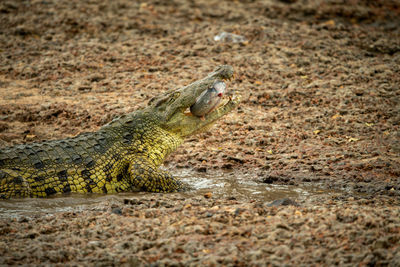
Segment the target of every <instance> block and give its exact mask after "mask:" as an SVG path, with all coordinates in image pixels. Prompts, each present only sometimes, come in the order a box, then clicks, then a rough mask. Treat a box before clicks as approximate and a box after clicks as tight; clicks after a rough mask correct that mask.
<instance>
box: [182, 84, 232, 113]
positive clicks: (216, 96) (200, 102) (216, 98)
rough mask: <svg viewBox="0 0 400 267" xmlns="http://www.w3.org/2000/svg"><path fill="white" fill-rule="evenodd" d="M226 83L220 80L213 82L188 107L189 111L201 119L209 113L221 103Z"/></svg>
mask: <svg viewBox="0 0 400 267" xmlns="http://www.w3.org/2000/svg"><path fill="white" fill-rule="evenodd" d="M225 89H226V84H225V83H224V82H222V81H218V82H215V83H214V84H213V85H212V86H211V87H210V88H208V89H207V90H205V91H204V92H203V93H201V94H200V95H199V97H198V98H197V99H196V102H195V103H194V104H193V105H192V106H191V107H190V112H191V113H192V114H193V115H194V116H197V117H200V118H201V119H204V116H205V115H207V114H209V113H211V112H212V111H213V110H214V109H215V108H217V107H218V105H219V104H220V103H221V100H222V97H223V95H224V93H225Z"/></svg>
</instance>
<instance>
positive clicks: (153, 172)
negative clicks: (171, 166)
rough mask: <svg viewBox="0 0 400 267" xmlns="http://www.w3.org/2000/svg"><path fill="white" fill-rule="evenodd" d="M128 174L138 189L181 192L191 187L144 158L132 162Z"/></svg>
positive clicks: (134, 186) (133, 185)
mask: <svg viewBox="0 0 400 267" xmlns="http://www.w3.org/2000/svg"><path fill="white" fill-rule="evenodd" d="M128 174H129V176H130V181H131V184H132V187H133V188H135V190H137V191H147V192H180V191H185V190H188V189H190V188H189V186H188V185H186V184H185V183H183V182H181V181H178V180H176V179H175V178H174V177H172V175H171V174H170V173H169V172H167V171H163V170H160V169H159V168H157V167H154V166H153V165H152V164H149V163H148V162H146V161H144V160H143V161H142V160H135V161H134V162H132V163H131V164H130V166H129V169H128Z"/></svg>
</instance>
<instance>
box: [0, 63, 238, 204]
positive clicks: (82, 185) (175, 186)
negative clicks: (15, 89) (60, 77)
mask: <svg viewBox="0 0 400 267" xmlns="http://www.w3.org/2000/svg"><path fill="white" fill-rule="evenodd" d="M232 76H233V69H232V67H231V66H227V65H224V66H219V67H218V68H217V69H216V70H215V71H213V72H211V73H210V74H208V76H207V77H205V78H203V79H201V80H198V81H196V82H193V83H192V84H190V85H188V86H185V87H183V88H180V89H176V90H171V91H168V92H166V93H164V94H162V95H160V96H157V97H154V98H153V99H151V100H150V101H149V103H148V105H147V107H145V108H144V109H142V110H137V111H135V112H132V113H129V114H126V115H123V116H122V117H120V118H118V119H115V120H113V121H111V122H110V123H109V124H106V125H104V126H103V127H101V128H100V129H99V130H98V131H97V132H90V133H82V134H80V135H78V136H76V137H73V138H68V139H63V140H53V141H46V142H42V143H31V144H24V145H16V146H13V147H8V148H3V149H1V150H0V197H1V198H10V197H47V196H51V195H54V194H63V193H70V192H78V193H115V192H124V191H125V192H126V191H148V192H175V191H181V190H185V188H187V186H186V184H184V183H182V182H181V181H179V180H176V179H175V178H173V177H172V175H171V174H169V173H168V172H166V171H164V170H160V169H159V167H160V165H161V164H162V162H163V160H164V158H165V157H166V156H167V155H168V154H170V153H171V152H172V151H174V150H176V148H177V147H178V146H179V145H180V144H181V143H182V142H183V139H184V138H185V137H186V136H188V135H191V134H195V133H198V132H201V131H204V130H206V129H207V128H209V126H210V125H211V124H212V123H214V122H215V121H216V120H218V119H219V118H221V117H222V116H223V115H225V114H227V113H228V112H230V111H231V110H232V109H234V108H235V107H236V106H237V105H238V103H239V98H238V97H236V96H234V97H232V98H230V99H229V100H227V101H226V102H225V103H224V104H223V105H221V106H220V107H219V108H217V109H215V110H213V111H212V112H210V113H209V114H207V115H206V117H205V119H203V120H202V119H200V118H199V117H196V116H188V114H186V113H187V110H188V108H190V106H192V105H193V104H194V103H195V102H196V99H197V98H198V96H199V95H200V94H201V93H202V92H203V91H205V90H207V89H208V88H209V87H210V86H212V85H213V84H214V83H215V82H217V81H222V80H226V79H231V77H232Z"/></svg>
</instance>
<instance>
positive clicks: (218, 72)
mask: <svg viewBox="0 0 400 267" xmlns="http://www.w3.org/2000/svg"><path fill="white" fill-rule="evenodd" d="M232 77H233V68H232V67H231V66H229V65H222V66H219V67H217V68H216V69H215V70H214V71H213V72H211V73H209V74H208V75H207V77H205V78H204V79H201V80H198V81H196V82H193V83H192V84H189V85H187V86H185V87H183V88H180V89H176V90H172V91H168V92H166V93H165V94H163V95H161V96H157V97H154V98H153V99H151V100H150V102H149V107H148V111H150V112H152V113H155V114H158V115H160V117H159V120H160V126H161V127H163V128H164V129H166V130H167V131H169V132H173V133H175V134H177V135H179V136H181V137H185V136H188V135H191V134H194V133H197V132H201V131H203V130H205V129H207V128H208V127H209V126H211V125H212V124H213V123H214V122H215V121H216V120H218V119H219V118H221V117H222V116H224V115H225V114H227V113H228V112H230V111H231V110H233V109H234V108H235V107H236V106H237V105H238V104H239V102H240V99H239V97H238V96H233V97H231V98H229V99H225V100H223V101H222V103H223V104H222V105H220V106H219V107H218V108H216V109H214V110H213V111H212V112H210V113H209V114H207V115H206V116H205V118H202V119H201V118H199V117H196V116H193V115H192V116H190V115H188V114H187V112H186V111H187V110H188V109H189V108H190V106H192V105H193V104H194V103H195V102H196V99H197V98H198V96H199V95H200V94H201V93H202V92H203V91H205V90H207V89H208V88H209V87H210V86H212V85H213V84H214V83H215V82H217V81H223V80H230V79H231V78H232Z"/></svg>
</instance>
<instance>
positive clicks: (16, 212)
mask: <svg viewBox="0 0 400 267" xmlns="http://www.w3.org/2000/svg"><path fill="white" fill-rule="evenodd" d="M175 175H176V177H178V178H179V179H181V180H182V181H184V182H186V183H188V184H190V185H191V186H192V188H193V190H192V191H190V192H185V193H180V194H183V195H185V196H187V197H196V196H203V195H204V194H205V193H212V195H213V196H217V197H218V198H235V199H237V200H246V201H251V200H257V201H265V202H269V201H273V200H276V199H282V198H291V199H293V200H295V201H304V200H306V199H308V198H311V197H313V196H316V195H319V194H330V193H335V191H332V190H324V189H321V188H320V187H318V186H316V185H302V186H294V185H273V184H264V183H259V182H256V181H254V179H252V177H251V175H247V174H240V175H238V174H237V173H235V172H213V173H198V172H193V171H189V170H181V172H180V173H179V174H175ZM144 194H149V193H143V192H138V193H119V194H111V195H96V194H91V195H82V194H70V195H68V196H57V197H53V198H47V199H33V198H25V199H11V200H3V201H0V218H19V217H21V216H42V215H46V214H53V213H57V212H79V211H83V210H99V209H100V210H101V209H107V208H108V207H109V206H111V205H112V203H118V202H119V203H120V202H123V200H124V199H126V198H130V197H138V198H140V197H143V195H144Z"/></svg>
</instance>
